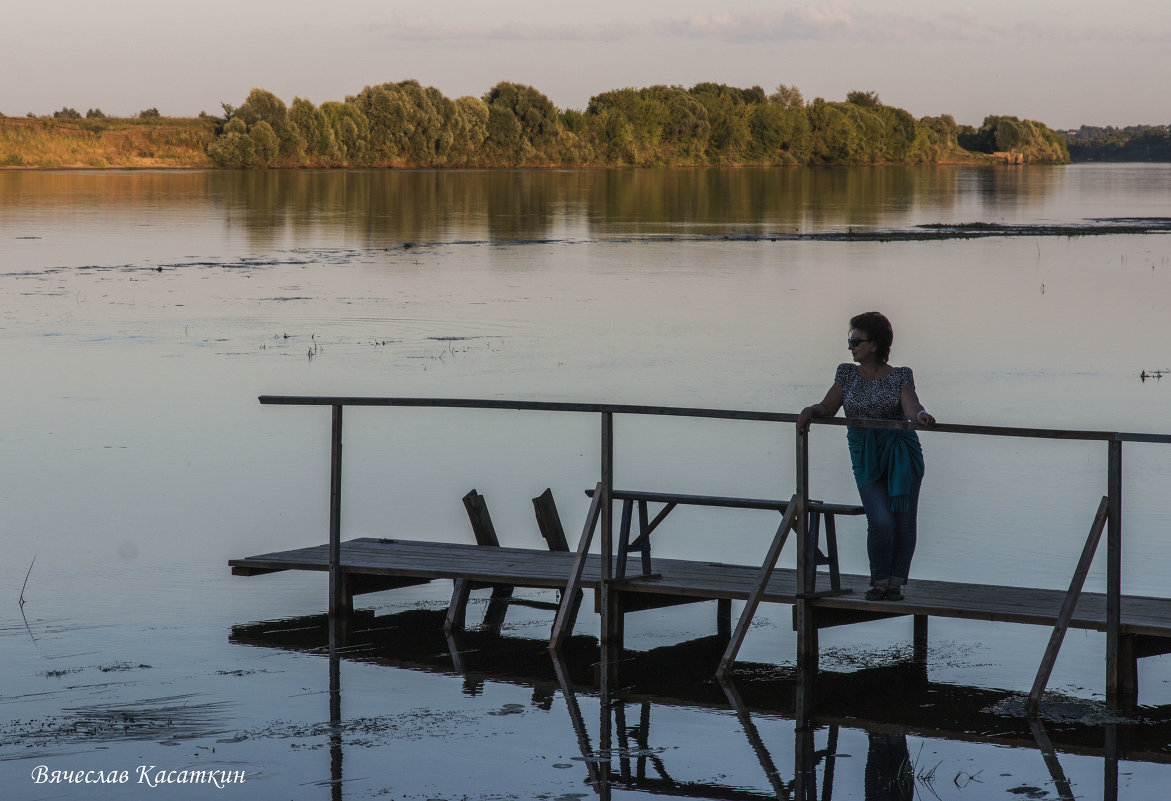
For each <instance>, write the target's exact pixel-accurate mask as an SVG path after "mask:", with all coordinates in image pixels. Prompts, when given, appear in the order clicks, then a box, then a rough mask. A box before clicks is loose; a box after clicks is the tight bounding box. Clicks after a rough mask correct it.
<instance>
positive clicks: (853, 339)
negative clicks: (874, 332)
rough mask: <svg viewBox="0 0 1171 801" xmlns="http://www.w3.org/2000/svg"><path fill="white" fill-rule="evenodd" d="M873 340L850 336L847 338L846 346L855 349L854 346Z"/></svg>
mask: <svg viewBox="0 0 1171 801" xmlns="http://www.w3.org/2000/svg"><path fill="white" fill-rule="evenodd" d="M873 341H874V340H872V339H858V338H857V337H850V338H849V339H847V340H846V347H847V348H849V349H850V350H853V349H854V348H856V347H858V346H859V345H861V344H862V343H863V342H873Z"/></svg>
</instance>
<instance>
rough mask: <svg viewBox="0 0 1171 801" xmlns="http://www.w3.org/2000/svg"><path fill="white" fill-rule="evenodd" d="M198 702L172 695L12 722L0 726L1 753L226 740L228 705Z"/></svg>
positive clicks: (69, 709) (70, 709)
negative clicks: (120, 743)
mask: <svg viewBox="0 0 1171 801" xmlns="http://www.w3.org/2000/svg"><path fill="white" fill-rule="evenodd" d="M196 697H197V696H196V695H194V694H189V695H174V696H169V697H165V698H148V699H144V700H141V701H117V702H113V703H109V704H93V705H88V706H80V707H72V708H67V709H64V710H62V713H61V714H59V715H47V716H45V717H40V718H33V719H31V720H14V721H9V722H7V723H4V724H2V725H0V748H4V747H8V746H15V745H21V746H25V747H36V746H61V745H76V744H82V743H84V744H86V745H89V746H92V745H93V744H95V743H105V742H116V741H124V740H155V741H168V742H173V741H177V740H191V739H197V738H202V737H210V736H216V735H220V734H223V732H224V731H226V729H225V728H224V721H225V720H226V719H227V713H228V708H229V707H230V704H229V702H226V701H212V702H203V703H195V702H193V701H192V699H194V698H196ZM20 756H23V755H17V757H16V758H19V757H20ZM4 758H5V757H0V759H4Z"/></svg>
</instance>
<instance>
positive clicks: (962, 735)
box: [229, 610, 1171, 799]
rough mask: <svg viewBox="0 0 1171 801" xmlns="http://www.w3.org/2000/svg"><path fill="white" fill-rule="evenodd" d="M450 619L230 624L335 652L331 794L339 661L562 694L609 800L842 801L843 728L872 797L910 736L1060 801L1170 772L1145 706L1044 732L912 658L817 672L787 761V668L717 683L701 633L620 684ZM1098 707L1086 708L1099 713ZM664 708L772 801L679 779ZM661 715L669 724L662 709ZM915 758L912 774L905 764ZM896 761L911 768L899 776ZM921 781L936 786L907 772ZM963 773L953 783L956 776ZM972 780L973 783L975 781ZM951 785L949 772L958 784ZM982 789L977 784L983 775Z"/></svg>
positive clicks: (361, 617)
mask: <svg viewBox="0 0 1171 801" xmlns="http://www.w3.org/2000/svg"><path fill="white" fill-rule="evenodd" d="M443 619H444V612H443V611H440V610H434V611H432V610H410V611H403V612H397V613H394V614H387V615H376V614H375V613H373V612H371V611H358V612H355V614H354V616H353V618H352V619H351V621H350V623H349V625H348V626H347V627H345V629H344V630H343V629H342V628H340V627H339V628H338V630H337V631H335V632H334V634H335V639H334V642H333V643H332V647H331V638H330V625H329V619H328V616H326V615H324V614H323V615H314V616H307V617H299V618H291V619H286V620H278V621H269V622H261V623H250V624H246V625H239V626H235V627H233V629H232V632H231V635H230V638H229V639H230V641H231V642H233V643H237V644H240V645H246V646H252V647H261V648H272V649H280V650H288V651H295V652H301V653H312V654H320V655H322V656H329V657H331V658H330V659H329V663H330V720H331V726H332V734H331V739H330V747H331V757H332V758H331V764H332V768H333V770H332V773H333V776H332V782H331V784H332V786H333V787H334V788H335V790H336V792H335V795H334V797H335V798H340V797H341V796H340V794H339V793H340V790H339V789H337V788H340V787H341V786H342V783H343V776H342V773H343V771H342V764H343V752H344V743H343V733H344V732H345V731H346V730H347V729H346V726H347V723H346V722H345V721H343V720H342V719H341V701H340V699H341V692H342V689H341V685H340V671H339V669H338V665H339V664H340V661H341V660H343V659H345V660H353V661H358V662H363V663H367V664H376V665H383V666H386V667H393V668H398V669H404V670H414V671H423V672H429V673H436V674H443V675H449V676H452V675H454V676H460V677H461V678H462V691H463V692H464V693H465V694H467V695H469V696H476V695H479V694H481V693H482V692H483V691H484V688H485V685H486V684H487V683H489V682H493V683H505V684H509V685H514V686H523V687H528V688H531V690H532V694H533V703H534V705H535V706H537V707H539V708H541V709H545V710H549V709H551V708H552V705H553V702H554V700H555V698H556V695H557V694H558V693H560V694H561V695H562V697H563V699H564V700H565V702H566V706H567V710H568V712H569V718H570V720H569V725H570V726H571V727H572V730H573V732H574V736H575V739H576V741H577V743H578V745H579V748H580V750H581V754H582V757H581V758H582V762H583V764H584V765H585V772H586V776H585V777H583V778H584V780H585V781H586V782H587V783H588V784H589V785H590V786H591V787H593V788H594V790H595V792H596V793H597V794H598V795H600V796H602V797H604V798H605V797H609V794H610V792H611V791H612V790H614V789H623V790H638V791H642V792H647V793H650V794H657V795H663V794H667V795H671V796H674V797H694V798H711V799H757V798H801V799H816V798H829V797H831V796H832V786H833V783H834V765H835V760H836V757H837V753H836V749H837V745H836V743H837V733H838V730H839V729H840V728H842V727H846V728H850V729H854V730H863V731H866V732H867V736H868V740H869V747H868V757H867V763H868V767H867V772H866V776H867V779H866V782H867V795H866V797H867V798H868V799H869V798H898V797H900V796H899V795H898V794H899V793H905V791H906V787H907V782H908V775H907V771H906V766H907V765H908V764H912V760H911V758H910V757H909V756H908V755H907V746H906V738H907V737H908V736H913V737H918V738H924V739H931V740H952V741H960V742H970V743H979V744H991V745H995V746H1000V747H1011V748H1018V749H1028V750H1034V751H1037V752H1038V756H1039V761H1040V762H1043V764H1044V765H1045V767H1046V769H1047V770H1048V772H1049V775H1050V776H1051V779H1052V783H1053V788H1054V789H1055V790H1056V792H1057V794H1058V797H1060V798H1072V797H1073V791H1072V789H1071V783H1070V781H1069V779H1068V778H1067V777H1066V775H1065V773H1064V771H1063V769H1062V766H1061V760H1060V754H1070V755H1077V756H1083V757H1093V758H1098V759H1101V760H1102V761H1103V782H1104V784H1103V797H1105V798H1116V797H1117V786H1118V762H1119V760H1132V761H1139V762H1150V763H1157V764H1169V763H1171V753H1168V750H1167V747H1166V744H1167V743H1168V742H1171V708H1167V707H1162V708H1145V709H1144V710H1143V711H1142V715H1141V717H1138V718H1131V719H1127V720H1126V721H1124V722H1121V723H1115V722H1106V723H1103V722H1102V720H1101V719H1094V718H1089V719H1088V720H1089V722H1086V720H1087V719H1084V718H1082V717H1079V716H1069V717H1059V718H1057V719H1056V720H1052V719H1051V720H1049V721H1047V722H1041V721H1037V720H1030V719H1029V718H1028V717H1026V716H1024V715H1023V714H1017V713H1016V712H1015V711H1014V710H1015V709H1017V708H1018V707H1020V708H1021V709H1023V698H1022V697H1021V696H1020V694H1019V693H1012V692H1008V691H1001V690H990V689H984V688H972V687H957V686H954V685H947V684H942V683H937V682H932V681H931V680H930V678H929V674H928V666H927V665H924V664H922V663H918V662H915V661H913V660H907V661H906V662H900V663H895V664H885V665H881V666H876V667H865V668H862V669H860V670H856V671H853V672H849V673H843V672H834V671H824V670H823V671H821V673H820V674H819V675H818V677H817V678H816V687H815V693H814V696H815V698H816V699H817V706H816V710H815V715H814V723H813V725H812V726H811V727H809V728H807V729H801V728H796V727H795V735H796V740H795V742H796V748H795V750H794V754H793V755H792V756H791V757H789V756H788V755H785V754H777V753H774V752H770V750H769V749H768V748H767V747H766V746H765V743H764V740H763V738H762V737H761V736H760V733H759V731H758V730H757V727H756V722H755V721H756V720H757V719H758V718H759V716H761V715H765V716H768V718H769V719H770V720H775V719H776V718H778V717H780V718H783V719H788V720H794V719H795V704H794V701H795V698H796V694H797V690H798V686H797V682H798V677H797V672H796V670H795V669H793V668H789V667H785V666H777V665H765V664H753V663H743V664H741V665H739V666H738V667H737V670H736V671H735V673H734V677H733V681H732V682H730V683H720V682H718V681H717V680H715V679H714V678H713V674H714V668H715V666H716V665H717V664H718V662H719V659H720V656H721V655H722V653H723V649H724V647H725V645H726V642H727V641H726V639H725V638H724V637H721V636H718V635H717V636H712V637H705V638H701V639H696V640H691V641H688V642H683V643H679V644H675V645H670V646H666V647H661V648H655V649H652V650H649V651H642V652H637V653H635V652H629V651H624V652H622V653H619V654H615V655H613V656H612V659H613V661H615V662H616V663H617V665H618V668H617V671H616V680H614V679H610V678H608V673H609V672H608V671H606V670H602V669H601V662H600V660H599V645H598V642H597V640H596V639H595V638H593V637H584V636H575V637H571V638H569V639H568V640H567V641H566V643H565V646H564V647H563V649H562V651H561V653H560V654H559V656H558V657H556V658H555V657H553V656H551V655H550V653H549V651H548V650H547V648H546V641H545V640H544V639H535V638H525V637H517V636H503V635H501V634H500V633H498V632H493V631H488V630H467V631H463V632H459V633H458V634H446V635H445V634H444V632H443ZM579 696H589V697H591V698H597V699H598V700H599V703H600V710H601V717H600V719H599V720H598V721H596V722H595V721H590V720H587V719H586V718H585V717H584V716H583V715H582V711H581V710H582V705H581V704H580V703H579V701H578V698H579ZM1090 704H1091V702H1082V705H1083V706H1085V705H1090ZM668 707H692V708H701V709H702V708H709V709H713V710H719V711H727V710H729V709H731V711H732V712H733V713H734V714H735V715H736V717H737V720H738V722H739V724H740V728H741V730H742V732H743V735H744V745H745V747H746V751H745V753H746V754H747V753H751V754H752V756H753V758H754V760H755V761H756V762H757V763H758V764H759V765H760V768H761V769H762V770H763V772H764V775H765V776H766V777H767V779H768V784H769V787H770V788H771V791H772V792H771V794H763V795H762V794H761V792H760V791H759V790H749V789H746V788H744V787H739V786H736V784H735V783H734V782H731V781H729V783H727V784H722V783H719V782H717V783H710V782H709V783H696V782H694V781H681V780H676V779H675V778H673V771H672V768H671V765H670V764H668V763H669V759H668V757H667V756H665V753H666V752H668V751H669V750H670V749H669V748H668V747H663V741H662V739H660V743H659V747H656V746H655V743H654V740H655V736H656V735H658V736H659V737H660V738H666V741H667V742H668V743H669V742H670V737H671V736H672V735H671V732H669V731H663V732H656V731H655V727H654V725H653V722H654V719H655V716H656V710H660V709H663V708H668ZM663 714H666V713H663ZM904 763H905V764H904ZM900 765H901V766H902V767H900ZM912 778H913V779H914V782H915V783H918V785H920V790H921V792H925V790H924V789H923V786H922V785H923V784H924V782H925V781H926V782H930V781H932V780H933V777H932V776H930V775H927V776H926V777H924V774H923V772H922V770H921V772H920V773H919V774H917V775H914V776H913V777H912ZM959 778H960V777H957V779H959ZM964 778H968V779H971V778H973V777H964ZM948 780H949V781H950V777H948ZM977 781H978V779H977Z"/></svg>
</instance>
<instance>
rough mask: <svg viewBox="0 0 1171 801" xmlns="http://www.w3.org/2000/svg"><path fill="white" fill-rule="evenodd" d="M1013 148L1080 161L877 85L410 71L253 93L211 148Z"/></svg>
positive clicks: (369, 158)
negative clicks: (625, 81)
mask: <svg viewBox="0 0 1171 801" xmlns="http://www.w3.org/2000/svg"><path fill="white" fill-rule="evenodd" d="M1009 150H1015V151H1017V152H1020V153H1021V154H1022V155H1023V157H1024V159H1025V160H1026V161H1030V162H1057V163H1064V162H1066V161H1068V160H1069V155H1068V152H1067V151H1066V149H1065V143H1064V140H1063V139H1062V138H1061V137H1059V136H1058V135H1056V134H1055V133H1054V132H1053V131H1051V130H1049V129H1048V128H1047V127H1046V126H1044V125H1042V124H1041V123H1037V122H1031V121H1028V120H1024V121H1022V120H1018V119H1017V118H1015V117H988V118H987V119H985V121H984V124H983V125H982V126H981V127H980V128H978V129H976V128H973V127H971V126H961V125H957V124H956V122H955V120H954V119H953V118H952V117H951V115H946V114H945V115H942V116H939V117H923V118H921V119H916V118H914V117H913V116H912V115H911V114H909V113H908V112H906V111H904V110H903V109H901V108H896V107H893V106H887V105H884V104H883V103H882V102H881V101H880V100H879V97H878V95H877V94H876V93H874V92H861V91H856V92H850V93H849V94H848V95H847V97H846V99H845V101H843V102H832V101H827V100H824V99H822V98H816V99H815V100H813V101H811V102H806V101H805V100H804V98H803V97H802V96H801V92H800V91H799V90H798V89H797V88H796V87H792V86H784V85H781V86H778V87H777V89H776V91H775V92H773V93H772V94H765V92H764V90H763V89H761V88H760V87H753V88H751V89H738V88H736V87H731V86H726V85H724V84H716V83H701V84H697V85H695V86H693V87H691V88H690V89H684V88H682V87H678V86H651V87H647V88H643V89H618V90H614V91H611V92H604V93H602V94H599V95H596V96H594V97H593V98H591V99H590V102H589V105H588V106H587V107H586V109H585V110H584V111H578V110H574V109H566V110H558V109H557V108H556V106H554V105H553V103H552V102H551V101H550V100H549V99H548V98H547V97H546V96H545V95H544V94H542V93H541V92H539V91H538V90H536V89H534V88H533V87H531V86H525V85H522V84H517V83H509V82H502V83H498V84H497V85H496V86H494V87H492V89H491V90H490V91H488V93H487V94H485V95H484V96H483V97H482V98H477V97H470V96H467V97H460V98H458V99H456V100H451V99H449V98H447V97H445V96H444V95H443V93H441V92H440V91H439V90H438V89H435V88H434V87H429V86H428V87H424V86H422V85H421V84H420V83H419V82H418V81H413V80H410V81H401V82H398V83H384V84H379V85H377V86H367V87H366V88H364V89H363V90H362V91H361V92H359V93H358V94H357V95H353V96H349V97H346V99H345V100H344V101H328V102H325V103H322V104H321V105H320V106H317V105H314V104H313V103H312V102H311V101H309V100H305V99H303V98H299V97H298V98H295V99H294V100H293V102H292V104H291V105H289V106H286V105H285V103H284V102H283V101H282V100H280V99H279V98H278V97H276V96H275V95H273V94H272V93H271V92H268V91H266V90H264V89H253V90H252V91H251V92H250V93H249V95H248V97H247V99H246V100H245V101H244V102H243V103H242V104H241V105H240V106H238V107H234V106H231V105H228V104H226V103H225V104H224V117H223V118H222V119H221V120H220V121H219V126H218V128H217V136H216V138H215V139H214V141H213V142H212V143H211V145H210V146H209V147H208V154H209V155H210V156H211V158H212V159H213V161H215V163H217V164H219V165H221V166H225V167H251V166H260V167H263V166H297V165H308V166H339V167H352V166H400V167H441V166H480V167H498V166H499V167H505V166H554V165H564V166H604V165H636V166H644V165H655V164H663V165H705V164H714V165H719V164H882V163H894V164H907V163H939V162H948V161H972V160H978V159H979V158H980V157H978V156H974V155H973V154H975V153H983V154H991V153H993V152H996V151H1009Z"/></svg>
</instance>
